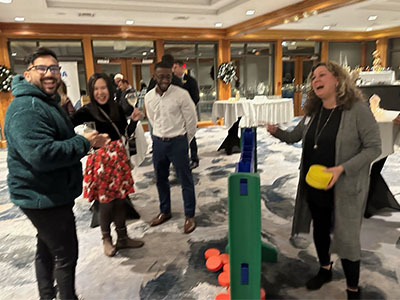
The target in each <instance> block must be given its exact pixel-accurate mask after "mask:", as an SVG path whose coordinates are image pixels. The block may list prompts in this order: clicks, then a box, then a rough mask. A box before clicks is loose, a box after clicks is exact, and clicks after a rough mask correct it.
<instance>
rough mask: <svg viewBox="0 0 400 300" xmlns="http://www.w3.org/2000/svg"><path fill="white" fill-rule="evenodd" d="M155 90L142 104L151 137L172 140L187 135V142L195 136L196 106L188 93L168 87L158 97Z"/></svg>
mask: <svg viewBox="0 0 400 300" xmlns="http://www.w3.org/2000/svg"><path fill="white" fill-rule="evenodd" d="M156 88H157V87H155V88H154V89H152V90H151V91H149V92H148V93H147V94H146V96H145V98H144V103H145V106H146V114H147V118H148V119H149V122H150V123H151V126H152V127H153V135H154V136H157V137H160V138H173V137H177V136H180V135H184V134H187V138H188V140H189V142H190V141H191V140H192V138H193V137H194V135H195V134H196V128H197V113H196V106H195V105H194V103H193V101H192V98H191V97H190V94H189V93H188V91H186V90H185V89H183V88H180V87H178V86H176V85H172V84H171V85H170V86H169V87H168V89H167V90H166V91H165V92H164V93H163V94H162V96H160V95H159V94H158V93H157V92H156Z"/></svg>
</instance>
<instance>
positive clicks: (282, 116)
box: [212, 98, 294, 128]
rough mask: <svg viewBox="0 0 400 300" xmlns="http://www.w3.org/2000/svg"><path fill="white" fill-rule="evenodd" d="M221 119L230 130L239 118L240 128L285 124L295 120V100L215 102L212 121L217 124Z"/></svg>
mask: <svg viewBox="0 0 400 300" xmlns="http://www.w3.org/2000/svg"><path fill="white" fill-rule="evenodd" d="M219 117H223V118H224V124H225V126H226V127H228V128H230V127H231V126H232V124H233V123H235V122H236V121H237V119H238V118H239V117H242V119H241V120H240V123H239V126H240V127H242V128H243V127H257V126H258V125H264V124H266V123H274V124H276V123H285V122H289V121H291V120H292V119H293V117H294V113H293V100H292V99H291V98H281V99H260V100H258V99H255V100H239V101H236V102H233V101H227V100H219V101H215V102H214V104H213V108H212V121H213V122H214V123H216V121H217V120H218V118H219Z"/></svg>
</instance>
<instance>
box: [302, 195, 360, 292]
mask: <svg viewBox="0 0 400 300" xmlns="http://www.w3.org/2000/svg"><path fill="white" fill-rule="evenodd" d="M308 206H309V208H310V211H311V216H312V219H313V237H314V244H315V248H316V250H317V254H318V259H319V263H320V264H321V266H328V265H329V264H330V262H331V256H330V251H329V249H330V245H331V237H330V233H331V229H332V225H333V209H334V207H333V190H328V191H320V190H315V189H312V188H308ZM341 261H342V266H343V271H344V274H345V276H346V282H347V286H348V287H350V288H354V289H356V288H357V287H358V281H359V278H360V261H359V260H358V261H351V260H348V259H342V260H341Z"/></svg>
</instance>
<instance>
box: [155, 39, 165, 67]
mask: <svg viewBox="0 0 400 300" xmlns="http://www.w3.org/2000/svg"><path fill="white" fill-rule="evenodd" d="M155 44H156V58H157V62H159V61H161V58H162V57H163V55H164V40H156V42H155Z"/></svg>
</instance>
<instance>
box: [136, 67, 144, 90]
mask: <svg viewBox="0 0 400 300" xmlns="http://www.w3.org/2000/svg"><path fill="white" fill-rule="evenodd" d="M135 80H136V90H140V81H141V80H142V65H135Z"/></svg>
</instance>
